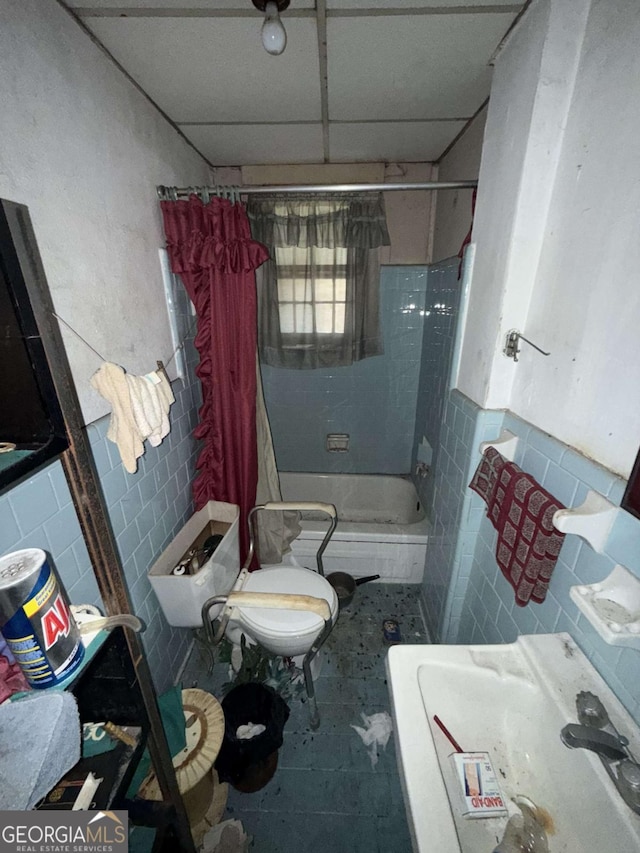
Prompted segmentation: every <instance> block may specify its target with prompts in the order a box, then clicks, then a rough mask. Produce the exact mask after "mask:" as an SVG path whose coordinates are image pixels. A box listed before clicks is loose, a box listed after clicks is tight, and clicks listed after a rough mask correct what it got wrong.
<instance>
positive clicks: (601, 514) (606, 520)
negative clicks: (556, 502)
mask: <svg viewBox="0 0 640 853" xmlns="http://www.w3.org/2000/svg"><path fill="white" fill-rule="evenodd" d="M617 514H618V507H617V506H614V505H613V504H612V503H611V501H608V500H607V499H606V498H605V497H603V496H602V495H601V494H599V493H598V492H594V491H593V490H591V489H590V490H589V491H588V492H587V497H586V498H585V500H584V503H583V504H581V505H580V506H578V507H573V508H571V509H559V510H558V511H557V512H556V513H555V514H554V516H553V525H554V527H555V528H556V530H559V531H560V532H561V533H574V534H575V535H576V536H581V537H582V538H583V539H585V540H586V541H587V542H588V543H589V545H591V547H592V548H593V550H594V551H595V552H596V553H598V554H602V553H603V552H604V548H605V545H606V544H607V539H608V538H609V533H610V532H611V528H612V527H613V522H614V521H615V519H616V516H617Z"/></svg>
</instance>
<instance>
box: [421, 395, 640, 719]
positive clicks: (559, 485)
mask: <svg viewBox="0 0 640 853" xmlns="http://www.w3.org/2000/svg"><path fill="white" fill-rule="evenodd" d="M460 397H461V395H459V394H458V392H454V393H453V394H451V396H450V400H449V403H448V405H447V408H446V416H445V425H444V426H443V430H442V448H443V454H442V457H441V462H442V466H443V467H444V468H445V469H446V472H447V474H446V476H445V474H441V473H440V472H438V473H439V481H440V480H442V481H443V482H445V480H446V477H449V485H450V489H449V490H448V491H447V488H446V487H445V488H442V489H441V490H440V496H441V501H442V505H443V506H445V507H447V508H448V513H449V515H450V516H451V515H453V514H454V513H455V512H459V519H460V521H459V529H458V532H457V535H456V538H455V541H454V542H452V543H448V551H446V552H444V556H445V557H446V558H447V559H448V562H445V563H443V565H445V566H446V568H445V569H442V568H438V569H435V570H434V567H433V564H431V565H430V566H429V571H430V572H432V574H433V575H434V578H435V580H434V579H431V580H430V579H429V578H428V577H427V578H425V584H424V590H425V597H426V599H427V602H428V601H429V598H430V597H432V598H433V599H434V603H433V604H432V605H431V607H432V610H433V611H435V615H440V623H439V624H440V629H441V630H440V633H439V634H438V636H439V637H440V638H442V639H443V641H445V642H460V643H510V642H513V641H514V640H515V639H516V637H517V636H518V635H519V634H533V633H550V632H553V633H555V632H559V631H566V632H568V633H569V634H570V635H571V636H572V637H573V638H574V640H575V641H576V643H577V644H578V645H579V646H580V648H581V649H582V651H583V652H584V653H585V654H586V655H587V657H588V658H589V659H590V660H591V662H592V663H593V665H594V666H595V667H596V669H597V670H598V671H599V672H600V674H601V675H602V677H603V678H604V679H605V681H606V682H607V683H608V684H609V686H610V687H611V688H612V690H613V691H614V692H615V693H616V695H617V696H618V698H619V699H620V701H621V702H622V703H623V704H624V705H625V707H626V708H627V709H628V710H629V712H630V713H631V714H632V716H633V717H634V719H635V720H636V721H637V722H639V723H640V653H639V652H637V651H635V650H632V649H628V648H622V647H619V646H611V645H608V644H607V643H605V642H604V640H603V639H602V638H601V637H600V635H599V634H598V633H597V632H596V630H595V629H594V628H593V627H592V626H591V624H590V623H589V622H588V620H587V619H586V618H585V617H584V616H583V615H582V613H581V611H579V610H578V608H577V606H576V605H575V604H574V603H573V601H572V600H571V598H570V596H569V589H570V587H572V586H575V585H577V584H581V583H594V582H596V581H598V580H602V579H604V578H605V577H606V576H607V575H608V574H609V573H610V571H611V569H612V568H613V566H614V565H615V564H616V563H617V562H619V563H622V564H623V565H625V566H626V567H627V568H628V569H630V570H631V571H632V572H633V573H634V574H636V575H637V576H638V577H640V521H638V520H637V519H635V518H633V517H632V516H630V515H629V514H628V513H625V512H623V511H620V512H619V514H618V516H617V519H616V522H615V524H614V527H613V529H612V531H611V533H610V535H609V539H608V541H607V544H606V546H605V552H604V553H603V554H597V553H596V552H595V551H593V549H592V548H591V547H590V546H589V545H588V544H587V543H586V542H585V541H583V540H582V539H580V538H579V537H577V536H573V535H567V536H566V538H565V540H564V543H563V546H562V550H561V552H560V557H559V560H558V563H557V566H556V568H555V570H554V573H553V576H552V578H551V584H550V587H549V592H548V593H547V597H546V599H545V602H544V603H543V604H541V605H539V604H529V605H528V606H527V607H517V606H516V605H515V601H514V595H513V590H512V588H511V586H510V585H509V583H508V582H507V581H506V580H505V579H504V578H503V576H502V574H501V572H500V570H499V569H498V566H497V564H496V561H495V542H496V532H495V530H494V528H493V526H492V525H491V523H490V522H489V521H488V519H487V518H486V515H485V505H484V503H483V502H482V500H481V499H480V498H479V497H478V496H477V495H476V494H475V493H473V492H471V491H470V490H469V489H468V488H467V484H468V482H469V480H470V477H471V475H472V473H473V470H474V469H475V467H476V465H477V462H478V459H479V453H478V445H479V443H480V441H483V440H487V439H490V438H491V437H492V436H495V435H497V434H498V433H499V430H500V427H501V426H502V427H504V428H506V429H508V430H510V431H511V432H513V433H514V434H516V435H517V436H518V437H519V439H520V440H519V444H518V449H517V454H516V459H515V461H516V462H517V464H518V465H520V467H521V468H523V470H526V471H527V472H529V473H531V474H532V475H533V476H534V477H536V479H537V480H538V481H539V482H540V483H541V484H542V485H543V486H544V487H545V488H546V489H548V490H549V491H550V492H552V493H553V494H554V495H555V496H556V497H557V498H558V500H559V501H560V502H562V503H564V504H565V505H567V506H575V505H579V504H580V503H582V501H583V500H584V498H585V496H586V493H587V491H588V490H589V489H594V490H596V491H598V492H600V493H601V494H603V495H604V496H605V497H607V498H608V499H609V500H610V501H611V502H612V503H614V504H616V505H619V503H620V499H621V497H622V494H623V492H624V487H625V482H624V480H621V479H620V478H619V477H617V476H616V475H614V474H613V473H611V472H610V471H607V470H606V469H605V468H603V467H602V466H600V465H597V464H596V463H595V462H593V461H591V460H589V459H587V458H586V457H584V456H582V455H581V454H580V453H578V452H577V451H576V450H574V449H573V448H570V447H568V446H566V445H564V444H562V443H561V442H559V441H558V440H556V439H555V438H553V437H552V436H549V435H546V434H545V433H542V432H541V431H540V430H538V429H537V428H536V427H534V426H532V425H531V424H528V423H526V422H525V421H523V420H521V419H520V418H518V417H516V416H515V415H513V414H512V413H510V412H506V413H505V412H491V411H488V412H487V411H482V410H478V409H477V408H476V407H474V406H472V404H470V403H469V401H468V400H464V398H462V401H463V402H462V403H461V400H460ZM474 415H475V427H474V436H473V439H472V441H471V442H470V444H469V445H465V442H464V435H465V430H466V431H467V432H469V431H470V430H471V427H470V426H469V424H468V423H467V422H466V421H465V420H464V418H469V419H471V420H472V421H473V420H474ZM447 419H448V420H449V424H447V423H446V421H447ZM452 419H453V420H452ZM454 437H455V441H454ZM458 442H459V443H460V444H458ZM456 451H459V454H460V455H459V459H460V460H463V459H464V457H465V454H466V460H468V462H467V464H466V465H463V469H464V471H465V473H464V476H461V474H460V472H461V469H460V468H459V466H458V465H456V463H455V454H456ZM439 467H440V466H439ZM452 469H453V471H454V475H453V476H451V474H450V472H451V470H452ZM460 482H461V483H462V491H461V492H460V491H458V492H457V494H456V489H457V488H458V484H459V483H460ZM439 512H440V515H441V516H443V514H444V513H443V510H440V511H439ZM452 527H455V525H454V524H453V522H452ZM441 555H442V549H441ZM428 564H429V554H428ZM449 569H450V572H449ZM438 571H439V572H440V575H438ZM447 573H449V574H450V587H449V590H448V594H447V597H446V601H445V604H444V610H442V611H440V612H439V611H438V608H439V607H442V597H443V596H442V590H441V589H440V586H441V585H442V583H443V582H444V581H446V575H447ZM428 612H429V611H428Z"/></svg>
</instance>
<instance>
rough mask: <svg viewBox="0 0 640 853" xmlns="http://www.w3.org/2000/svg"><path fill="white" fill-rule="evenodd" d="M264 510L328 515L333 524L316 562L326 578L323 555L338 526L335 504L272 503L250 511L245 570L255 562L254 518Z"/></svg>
mask: <svg viewBox="0 0 640 853" xmlns="http://www.w3.org/2000/svg"><path fill="white" fill-rule="evenodd" d="M263 510H269V511H272V510H279V511H281V512H287V511H293V512H323V513H325V515H328V516H329V518H330V519H331V523H330V524H329V529H328V530H327V532H326V533H325V535H324V539H323V540H322V543H321V545H320V547H319V548H318V553H317V554H316V560H317V563H318V574H319V575H321V576H322V577H324V566H323V564H322V555H323V554H324V552H325V549H326V547H327V545H328V544H329V540H330V539H331V537H332V536H333V531H334V530H335V529H336V525H337V524H338V512H337V510H336V508H335V506H334V505H333V504H329V503H322V502H319V501H270V502H269V503H266V504H258V506H254V507H252V508H251V509H250V510H249V514H248V515H247V524H248V525H249V553H248V554H247V559H246V560H245V562H244V566H243V569H248V568H249V566H250V565H251V561H252V560H253V555H254V554H255V550H256V538H257V536H256V531H255V529H254V523H253V522H254V517H255V515H256V513H258V512H261V511H263Z"/></svg>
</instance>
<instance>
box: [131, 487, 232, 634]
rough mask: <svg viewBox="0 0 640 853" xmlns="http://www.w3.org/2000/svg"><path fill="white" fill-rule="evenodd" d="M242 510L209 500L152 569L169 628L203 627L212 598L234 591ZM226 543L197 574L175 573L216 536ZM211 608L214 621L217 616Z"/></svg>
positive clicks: (155, 586) (154, 584)
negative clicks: (205, 608)
mask: <svg viewBox="0 0 640 853" xmlns="http://www.w3.org/2000/svg"><path fill="white" fill-rule="evenodd" d="M238 525H239V513H238V507H237V506H235V505H234V504H228V503H223V502H222V501H209V503H208V504H207V505H206V506H204V507H203V508H202V509H201V510H199V511H198V512H196V513H195V514H194V515H192V516H191V518H190V519H189V520H188V521H187V523H186V524H185V525H184V527H182V528H181V530H180V531H179V532H178V533H177V535H176V536H175V537H174V538H173V539H172V541H171V542H170V543H169V545H167V547H166V548H165V550H164V551H163V552H162V554H161V555H160V556H159V557H158V559H157V560H156V562H155V563H154V564H153V566H152V567H151V569H150V571H149V573H148V577H149V581H150V583H151V586H152V587H153V591H154V592H155V594H156V596H157V597H158V601H159V602H160V606H161V607H162V610H163V612H164V615H165V617H166V619H167V622H168V623H169V625H173V626H174V627H175V628H199V627H201V626H202V605H203V604H204V602H205V601H206V600H207V598H210V597H211V596H212V595H224V594H225V593H227V592H230V590H231V588H232V587H233V584H234V582H235V579H236V578H237V576H238V573H239V571H240V549H239V544H238ZM216 533H217V534H221V535H222V541H221V542H220V543H219V545H218V547H217V548H216V550H215V551H214V552H213V554H212V555H211V557H210V559H209V560H208V561H207V562H206V563H205V564H204V565H203V566H201V567H200V568H199V569H198V571H197V572H195V573H194V574H183V575H174V574H173V570H174V569H175V567H176V566H177V565H178V564H179V563H180V562H181V561H182V560H183V559H184V558H185V556H186V555H187V554H188V552H189V551H190V550H191V549H192V548H196V549H197V548H199V547H201V546H202V545H203V543H204V541H205V540H206V539H207V538H208V537H209V536H211V535H212V534H216ZM216 615H217V614H216V608H212V609H211V618H215V616H216Z"/></svg>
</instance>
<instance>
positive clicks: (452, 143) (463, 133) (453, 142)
mask: <svg viewBox="0 0 640 853" xmlns="http://www.w3.org/2000/svg"><path fill="white" fill-rule="evenodd" d="M488 103H489V98H485V100H484V101H483V102H482V103H481V104H480V106H479V107H478V109H477V110H476V111H475V113H474V114H473V115H472V116H471V118H470V119H468V120H467V123H466V124H465V126H464V127H463V128H461V129H460V131H459V132H458V133H456V135H455V136H454V137H453V139H452V140H451V142H450V143H449V144H448V145H447V147H446V148H445V149H444V151H443V152H442V154H440V156H439V157H436V159H435V160H434V161H433V162H434V163H435V165H436V166H439V165H440V163H441V162H442V161H443V160H444V158H445V157H446V156H447V154H448V153H449V151H451V149H452V148H453V146H454V145H455V144H456V142H457V141H458V140H459V139H460V138H461V137H463V136H464V135H465V133H466V132H467V130H468V129H469V127H470V126H471V124H472V122H473V121H474V120H475V119H476V118H477V117H478V116H479V115H480V113H481V112H482V110H483V109H484V108H485V107H486V106H487V104H488Z"/></svg>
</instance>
